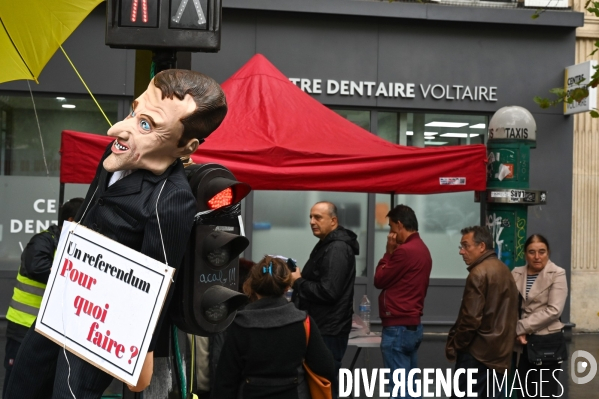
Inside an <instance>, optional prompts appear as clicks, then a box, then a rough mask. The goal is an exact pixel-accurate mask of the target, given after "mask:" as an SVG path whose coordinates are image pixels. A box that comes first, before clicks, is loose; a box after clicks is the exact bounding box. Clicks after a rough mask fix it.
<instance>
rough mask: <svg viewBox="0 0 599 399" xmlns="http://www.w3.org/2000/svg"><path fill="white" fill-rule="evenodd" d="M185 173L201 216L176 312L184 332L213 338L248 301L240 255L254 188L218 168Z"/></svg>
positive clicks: (178, 289)
mask: <svg viewBox="0 0 599 399" xmlns="http://www.w3.org/2000/svg"><path fill="white" fill-rule="evenodd" d="M185 170H186V173H187V178H188V180H189V184H190V185H191V188H192V190H193V193H194V195H195V197H196V201H197V214H196V217H195V224H194V227H193V230H192V235H191V239H190V245H189V246H188V249H187V251H186V254H185V257H184V260H183V265H182V266H181V269H180V271H179V276H177V282H176V288H175V294H174V298H173V301H172V305H171V309H170V313H171V318H172V319H173V322H174V323H175V325H176V326H177V327H179V329H181V330H183V331H185V332H187V333H190V334H195V335H201V336H210V335H212V334H215V333H218V332H221V331H223V330H225V329H226V328H227V327H228V326H229V324H231V322H232V321H233V318H234V317H235V314H236V311H237V309H238V308H239V307H240V306H241V305H243V304H244V303H245V302H246V301H247V297H246V296H245V295H244V294H241V293H239V292H238V288H239V254H240V253H241V252H243V251H244V250H245V249H246V248H247V246H248V245H249V241H248V239H247V238H245V237H244V236H243V235H240V234H241V231H240V230H241V226H242V224H241V205H240V202H241V200H242V199H243V198H245V197H246V196H247V195H248V194H249V193H250V191H251V188H250V186H249V185H247V184H246V183H241V182H238V181H237V180H235V176H233V174H232V173H231V172H230V171H229V170H228V169H227V168H225V167H224V166H221V165H218V164H205V165H190V166H188V167H187V168H186V169H185Z"/></svg>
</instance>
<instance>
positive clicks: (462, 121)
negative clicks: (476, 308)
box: [374, 112, 488, 278]
mask: <svg viewBox="0 0 599 399" xmlns="http://www.w3.org/2000/svg"><path fill="white" fill-rule="evenodd" d="M377 122H378V123H377V125H378V132H377V134H378V136H379V137H381V138H383V139H385V140H387V141H390V142H392V143H395V144H402V145H408V146H415V147H432V146H454V145H469V144H484V143H485V142H486V141H485V140H486V132H487V129H486V128H487V123H488V117H487V116H485V115H467V114H440V113H412V112H405V113H401V112H378V115H377ZM390 203H391V198H390V196H389V195H382V194H377V195H376V204H375V233H374V250H375V264H376V263H377V262H378V260H379V259H380V258H381V257H382V256H383V254H384V253H385V245H386V242H387V234H388V231H389V227H388V220H387V218H386V217H385V216H386V214H387V212H389V209H390V207H391V205H390ZM394 203H395V204H396V205H397V204H404V205H407V206H409V207H411V208H412V209H414V212H415V213H416V217H417V218H418V225H419V230H420V231H419V232H420V236H421V237H422V239H423V241H424V242H425V244H426V245H427V246H428V248H429V250H430V251H431V255H432V257H433V270H432V274H431V277H434V278H463V277H466V275H467V270H466V266H465V265H464V262H463V260H462V258H461V257H460V256H459V254H458V251H457V250H456V245H457V244H458V243H459V241H460V237H461V234H460V230H461V229H462V228H463V227H466V226H472V225H478V224H479V223H480V220H479V217H480V216H479V213H480V205H479V204H478V203H475V202H474V195H473V193H472V192H463V193H450V194H429V195H396V196H395V202H394Z"/></svg>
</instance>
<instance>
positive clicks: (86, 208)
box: [60, 187, 98, 399]
mask: <svg viewBox="0 0 599 399" xmlns="http://www.w3.org/2000/svg"><path fill="white" fill-rule="evenodd" d="M97 191H98V187H96V189H95V190H94V193H93V194H92V196H91V198H90V199H89V202H88V203H87V206H86V207H85V210H84V211H83V215H81V219H79V221H78V222H77V223H75V225H74V226H73V227H72V228H71V231H72V232H74V231H75V228H76V227H77V226H79V225H80V224H81V221H82V220H83V218H84V217H85V214H86V213H87V210H88V209H89V205H90V204H91V203H92V201H93V199H94V197H95V196H96V192H97ZM68 282H69V279H68V278H67V279H65V283H64V290H63V292H62V299H61V304H60V305H61V308H62V309H63V312H62V332H63V337H64V339H63V341H62V353H63V355H64V358H65V359H66V361H67V365H68V367H69V373H68V375H67V385H68V387H69V391H71V395H72V396H73V399H77V397H76V396H75V394H74V393H73V389H72V388H71V362H69V357H68V356H67V331H66V327H65V324H64V298H65V297H66V295H67V284H68Z"/></svg>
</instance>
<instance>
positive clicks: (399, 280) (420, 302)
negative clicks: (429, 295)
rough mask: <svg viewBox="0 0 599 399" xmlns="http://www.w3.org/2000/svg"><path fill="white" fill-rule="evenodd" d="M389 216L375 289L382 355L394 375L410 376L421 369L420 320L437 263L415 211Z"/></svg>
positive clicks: (396, 211) (403, 207) (401, 210)
mask: <svg viewBox="0 0 599 399" xmlns="http://www.w3.org/2000/svg"><path fill="white" fill-rule="evenodd" d="M387 217H388V218H389V228H390V231H389V235H388V236H387V248H386V252H385V255H384V256H383V258H382V259H381V260H380V261H379V264H378V265H377V267H376V272H375V274H374V286H375V287H376V288H378V289H380V290H382V291H381V294H380V295H379V315H380V317H381V321H382V322H383V336H382V340H381V352H382V353H383V363H384V365H385V367H386V368H389V369H391V372H393V371H394V370H397V369H404V370H405V375H408V373H409V372H410V370H412V369H415V368H416V367H418V365H417V352H418V348H419V347H420V343H421V342H422V324H421V323H420V317H421V316H422V309H423V308H424V298H425V297H426V291H427V290H428V284H429V279H430V275H431V269H432V267H433V260H432V258H431V254H430V252H429V250H428V248H427V247H426V245H425V244H424V242H423V241H422V239H421V238H420V235H419V234H418V219H416V214H415V213H414V211H413V210H412V208H410V207H409V206H406V205H397V206H396V207H395V208H393V209H392V210H391V211H390V212H389V213H388V214H387ZM408 396H409V395H408Z"/></svg>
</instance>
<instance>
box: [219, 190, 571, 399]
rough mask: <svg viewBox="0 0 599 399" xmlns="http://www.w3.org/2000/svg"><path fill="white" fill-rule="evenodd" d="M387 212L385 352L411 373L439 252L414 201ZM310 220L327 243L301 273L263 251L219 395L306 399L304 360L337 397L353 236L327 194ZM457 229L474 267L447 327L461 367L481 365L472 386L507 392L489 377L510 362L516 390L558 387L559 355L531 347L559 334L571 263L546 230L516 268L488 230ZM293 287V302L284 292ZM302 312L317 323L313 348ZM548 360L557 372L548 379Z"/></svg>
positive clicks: (449, 353)
mask: <svg viewBox="0 0 599 399" xmlns="http://www.w3.org/2000/svg"><path fill="white" fill-rule="evenodd" d="M387 217H388V218H389V226H390V232H389V234H388V236H387V245H386V252H385V254H384V255H383V257H382V258H381V260H380V261H379V263H378V265H377V268H376V272H375V275H374V284H375V286H376V287H377V288H379V289H380V290H381V293H380V296H379V316H380V319H381V321H382V325H383V329H382V334H381V335H382V338H381V352H382V355H383V363H384V366H385V368H389V369H391V370H392V371H393V370H397V369H404V370H405V373H406V375H407V374H408V373H409V371H410V370H411V369H413V368H417V367H418V364H417V352H418V348H419V346H420V344H421V342H422V337H423V326H422V322H421V317H422V315H423V308H424V299H425V297H426V292H427V288H428V285H429V279H430V273H431V269H432V259H431V255H430V252H429V250H428V248H427V247H426V245H425V243H424V242H423V241H422V239H421V238H420V235H419V233H418V221H417V218H416V215H415V213H414V211H413V210H412V209H411V208H410V207H408V206H405V205H398V206H396V207H395V208H394V209H392V210H391V211H390V212H389V214H388V215H387ZM310 225H311V228H312V231H313V234H314V235H315V236H316V237H318V238H319V239H320V240H319V241H318V243H317V244H316V246H315V247H314V249H313V250H312V252H311V255H310V259H309V260H308V262H307V263H306V266H305V267H304V268H303V270H302V271H299V270H295V271H294V272H290V271H289V270H288V268H287V267H286V266H285V264H284V262H283V261H281V260H280V259H275V258H272V257H268V256H267V257H265V258H264V259H262V260H261V261H260V262H259V263H258V264H257V265H256V266H255V267H253V268H252V269H251V272H250V275H249V278H248V280H247V281H246V283H245V285H244V292H245V293H246V294H247V295H248V296H254V297H255V298H257V300H256V301H255V302H252V303H251V304H250V305H248V306H247V307H246V308H245V310H243V311H241V312H239V314H238V316H237V318H236V319H235V321H234V324H233V327H231V329H230V331H229V333H228V337H227V341H226V343H225V345H224V348H223V353H222V356H221V360H220V361H219V364H218V367H217V372H216V376H215V378H216V386H217V388H216V390H215V393H216V397H218V398H237V397H244V398H296V397H297V398H306V397H309V396H306V395H309V394H307V391H306V389H307V388H306V385H305V384H303V373H302V361H303V360H304V359H305V361H306V362H307V364H308V365H309V366H310V367H314V369H315V370H318V372H319V374H321V375H322V376H325V377H326V378H327V379H329V380H330V381H331V382H332V383H333V384H332V387H333V392H332V397H337V396H336V395H337V390H336V385H337V383H338V382H337V377H338V373H339V368H340V367H341V360H342V359H343V355H344V353H345V350H346V348H347V343H348V338H349V336H348V334H349V331H350V328H351V320H352V313H353V283H354V279H355V259H354V257H355V255H357V254H358V243H357V241H356V236H355V234H354V233H353V232H351V231H350V230H347V229H345V228H343V227H342V226H339V224H338V220H337V214H336V207H335V205H334V204H332V203H330V202H319V203H317V204H315V205H314V206H313V207H312V209H311V211H310ZM461 234H462V238H461V241H460V245H459V253H460V255H461V256H462V258H463V260H464V262H465V263H466V265H467V268H468V272H469V274H468V277H467V279H466V284H465V288H464V295H463V298H462V303H461V307H460V310H459V313H458V317H457V320H456V322H455V324H454V325H453V327H452V328H451V329H450V331H449V334H448V338H447V344H446V357H447V359H448V360H450V361H455V369H456V370H457V369H461V368H470V369H476V370H477V371H478V372H477V378H476V384H475V385H474V387H473V388H471V389H472V390H473V391H474V392H475V393H476V394H477V395H478V397H479V398H501V397H503V395H504V394H505V389H506V386H505V385H504V387H503V389H502V388H501V387H500V386H497V384H495V386H494V382H493V381H488V380H487V377H488V376H493V374H490V373H489V372H493V371H494V372H495V375H496V376H498V378H499V379H501V378H502V376H503V375H504V373H505V372H506V371H507V370H509V369H510V368H511V367H513V365H517V366H516V367H517V370H518V372H519V375H521V376H522V377H521V380H522V381H524V385H523V389H522V390H519V391H517V392H518V393H519V396H520V397H521V398H527V397H537V396H538V395H539V394H540V392H541V390H542V393H543V395H550V396H551V395H555V396H556V397H557V396H559V395H560V388H559V387H558V383H557V379H558V373H559V371H558V370H559V368H560V365H559V361H561V360H563V359H558V360H557V361H556V359H544V361H543V363H542V364H540V363H539V362H538V359H530V358H529V355H528V351H527V349H528V346H529V344H528V340H530V339H531V336H545V337H549V336H550V335H551V336H555V335H558V336H561V337H562V338H563V332H562V328H563V324H562V323H561V321H560V320H559V317H560V315H561V313H562V311H563V308H564V304H565V300H566V296H567V284H566V279H565V271H564V269H562V268H560V267H558V266H556V265H555V264H553V263H552V262H551V261H550V260H549V254H550V251H549V243H548V242H547V239H546V238H544V237H543V236H541V235H539V234H535V235H532V236H530V237H529V238H528V240H527V241H526V243H525V245H524V247H525V257H526V262H527V264H526V266H522V267H517V268H515V269H514V270H513V271H512V272H510V270H509V268H508V267H507V266H506V265H505V264H504V263H503V262H501V260H499V259H498V257H497V255H496V253H495V251H494V250H493V240H492V237H491V235H490V233H489V230H488V229H487V228H486V227H482V226H472V227H466V228H464V229H462V231H461ZM290 287H292V288H293V292H294V297H293V303H288V302H287V301H286V300H285V298H284V293H285V291H286V290H287V289H288V288H290ZM302 310H305V312H303V311H302ZM306 318H309V319H310V320H311V321H312V324H313V325H315V326H316V327H317V328H316V329H313V330H312V331H313V332H312V335H310V342H309V343H308V345H307V346H306V345H305V339H306V336H305V331H304V327H303V324H304V322H305V319H306ZM316 348H319V349H316ZM326 349H328V351H326ZM541 368H542V369H544V370H549V372H548V373H553V376H554V377H553V378H544V379H543V378H541V376H540V375H539V370H540V369H541ZM298 370H299V371H298ZM554 371H555V373H554ZM547 375H548V374H547ZM525 377H526V378H525ZM489 378H491V377H489ZM458 385H459V386H458V389H459V391H462V392H466V391H467V389H468V388H467V379H466V374H465V373H464V374H461V375H460V376H459V379H458ZM489 387H494V388H493V389H489ZM414 391H415V390H414ZM408 392H409V391H408ZM238 395H241V396H238Z"/></svg>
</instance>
